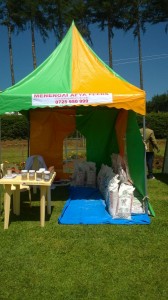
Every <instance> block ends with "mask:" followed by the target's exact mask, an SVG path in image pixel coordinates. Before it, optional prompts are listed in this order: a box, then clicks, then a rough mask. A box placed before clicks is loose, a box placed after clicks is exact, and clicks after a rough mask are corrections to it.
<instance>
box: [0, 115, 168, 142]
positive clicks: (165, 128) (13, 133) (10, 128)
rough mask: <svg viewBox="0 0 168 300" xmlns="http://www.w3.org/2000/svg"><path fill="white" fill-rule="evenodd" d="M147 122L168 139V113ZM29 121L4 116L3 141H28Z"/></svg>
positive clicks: (23, 118)
mask: <svg viewBox="0 0 168 300" xmlns="http://www.w3.org/2000/svg"><path fill="white" fill-rule="evenodd" d="M145 119H146V122H148V121H149V122H150V124H151V128H152V129H153V130H154V132H155V135H156V138H158V139H162V138H166V137H168V112H166V113H163V112H159V113H153V112H152V113H149V114H147V115H146V117H145ZM137 121H138V125H139V127H142V124H143V118H142V116H140V115H137ZM28 137H29V121H28V120H27V118H26V117H25V116H23V115H3V116H2V117H1V139H2V140H13V139H28Z"/></svg>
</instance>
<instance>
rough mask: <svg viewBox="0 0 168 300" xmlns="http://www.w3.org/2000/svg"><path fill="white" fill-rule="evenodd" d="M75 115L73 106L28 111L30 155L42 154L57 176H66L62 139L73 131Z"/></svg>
mask: <svg viewBox="0 0 168 300" xmlns="http://www.w3.org/2000/svg"><path fill="white" fill-rule="evenodd" d="M75 116H76V110H75V108H72V109H63V108H61V109H58V110H55V109H50V110H48V109H41V110H32V111H30V126H31V127H30V155H35V154H39V155H42V156H43V158H44V160H45V162H46V165H47V167H50V166H54V167H55V170H56V172H57V178H61V179H62V178H67V175H66V174H65V173H63V140H64V139H65V137H66V136H68V135H69V134H70V133H72V132H74V130H75V128H76V121H75Z"/></svg>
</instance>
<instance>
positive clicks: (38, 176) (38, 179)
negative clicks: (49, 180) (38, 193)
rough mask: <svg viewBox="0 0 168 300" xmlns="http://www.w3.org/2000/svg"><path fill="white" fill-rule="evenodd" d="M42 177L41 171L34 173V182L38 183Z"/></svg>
mask: <svg viewBox="0 0 168 300" xmlns="http://www.w3.org/2000/svg"><path fill="white" fill-rule="evenodd" d="M42 175H43V172H42V171H36V180H37V181H40V180H42V179H43V178H42Z"/></svg>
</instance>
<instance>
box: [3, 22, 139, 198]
mask: <svg viewBox="0 0 168 300" xmlns="http://www.w3.org/2000/svg"><path fill="white" fill-rule="evenodd" d="M11 111H29V117H30V154H31V155H33V154H41V155H42V156H43V157H44V159H45V161H46V163H47V165H55V167H56V171H57V174H58V176H59V177H61V176H63V173H62V165H63V164H62V153H63V151H62V147H63V145H62V144H63V143H62V142H63V139H64V138H65V136H67V135H69V133H71V132H73V131H74V130H75V129H78V130H79V131H80V132H81V133H82V134H83V135H85V137H86V143H87V160H89V161H90V160H91V161H95V162H96V165H97V168H98V169H99V168H100V165H101V164H102V163H107V164H110V165H111V159H110V155H111V154H112V153H113V152H114V153H120V154H121V155H124V153H125V151H126V152H127V158H128V165H129V171H130V175H131V177H132V179H133V181H134V184H135V186H136V187H137V189H138V190H139V192H140V193H141V195H142V196H143V197H144V195H145V180H144V172H145V170H144V146H143V143H142V139H141V136H140V132H139V128H138V125H137V121H136V113H139V114H142V115H145V92H144V91H143V90H141V89H139V88H137V87H135V86H133V85H131V84H130V83H129V82H127V81H126V80H124V79H123V78H121V77H120V76H119V75H118V74H116V73H115V72H114V71H113V70H111V69H110V68H109V67H108V66H107V65H106V64H104V63H103V62H102V61H101V59H100V58H98V57H97V56H96V54H95V53H94V52H93V51H92V50H91V49H90V47H89V46H88V45H87V44H86V42H85V41H84V40H83V38H82V37H81V35H80V34H79V32H78V30H77V29H76V27H75V25H74V23H73V24H72V26H71V27H70V29H69V31H68V32H67V34H66V36H65V38H64V39H63V41H62V42H61V43H60V45H59V46H58V47H57V48H56V50H55V51H54V52H53V53H52V54H51V55H50V56H49V57H48V58H47V59H46V60H45V61H44V62H43V63H42V64H41V65H40V66H39V67H38V68H37V69H36V70H35V71H33V72H32V73H31V74H29V75H28V76H27V77H25V78H24V79H23V80H21V81H20V82H18V83H17V84H15V85H14V86H12V87H10V88H8V89H6V90H5V91H3V92H2V93H0V114H3V113H5V112H11ZM78 116H80V117H78Z"/></svg>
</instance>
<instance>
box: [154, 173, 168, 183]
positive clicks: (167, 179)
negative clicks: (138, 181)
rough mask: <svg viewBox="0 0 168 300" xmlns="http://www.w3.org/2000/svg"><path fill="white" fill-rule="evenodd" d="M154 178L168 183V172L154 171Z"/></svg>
mask: <svg viewBox="0 0 168 300" xmlns="http://www.w3.org/2000/svg"><path fill="white" fill-rule="evenodd" d="M154 176H155V178H156V179H157V180H159V181H161V182H163V183H166V184H168V174H163V173H155V174H154Z"/></svg>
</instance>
